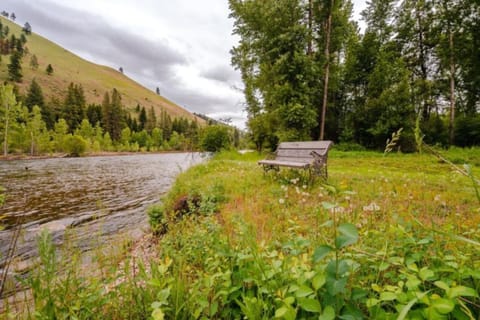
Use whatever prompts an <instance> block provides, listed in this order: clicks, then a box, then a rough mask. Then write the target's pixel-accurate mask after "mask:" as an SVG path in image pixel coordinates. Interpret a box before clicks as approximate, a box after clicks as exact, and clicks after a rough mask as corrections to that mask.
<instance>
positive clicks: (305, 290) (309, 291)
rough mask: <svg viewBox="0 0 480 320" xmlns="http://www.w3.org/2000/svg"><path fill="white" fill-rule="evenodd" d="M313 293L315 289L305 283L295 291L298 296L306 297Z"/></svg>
mask: <svg viewBox="0 0 480 320" xmlns="http://www.w3.org/2000/svg"><path fill="white" fill-rule="evenodd" d="M311 294H313V290H312V289H311V288H310V287H307V286H305V285H302V286H301V287H300V288H299V289H298V290H297V291H296V292H295V296H296V297H297V298H303V297H306V296H309V295H311Z"/></svg>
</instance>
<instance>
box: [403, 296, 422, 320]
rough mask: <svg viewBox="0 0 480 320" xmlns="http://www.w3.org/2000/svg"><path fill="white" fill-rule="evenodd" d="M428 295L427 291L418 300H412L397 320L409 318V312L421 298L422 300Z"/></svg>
mask: <svg viewBox="0 0 480 320" xmlns="http://www.w3.org/2000/svg"><path fill="white" fill-rule="evenodd" d="M427 293H428V291H427V292H423V293H421V294H420V295H419V297H418V298H413V299H412V300H410V302H408V304H407V305H406V306H405V307H403V309H402V311H400V313H399V314H398V318H397V320H404V319H406V317H407V315H408V312H409V311H410V309H411V308H412V307H413V305H414V304H415V303H417V302H418V299H419V298H420V299H421V298H423V296H425V295H426V294H427Z"/></svg>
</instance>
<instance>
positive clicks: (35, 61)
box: [30, 54, 38, 70]
mask: <svg viewBox="0 0 480 320" xmlns="http://www.w3.org/2000/svg"><path fill="white" fill-rule="evenodd" d="M30 68H32V70H37V69H38V59H37V56H36V55H35V54H33V55H32V57H31V58H30Z"/></svg>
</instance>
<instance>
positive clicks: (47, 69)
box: [45, 63, 53, 76]
mask: <svg viewBox="0 0 480 320" xmlns="http://www.w3.org/2000/svg"><path fill="white" fill-rule="evenodd" d="M45 72H46V73H47V74H48V75H49V76H50V75H52V74H53V67H52V65H51V64H50V63H49V64H48V66H47V68H46V69H45Z"/></svg>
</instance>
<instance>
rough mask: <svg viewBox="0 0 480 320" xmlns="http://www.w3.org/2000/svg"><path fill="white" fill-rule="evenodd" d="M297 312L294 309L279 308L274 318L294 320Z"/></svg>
mask: <svg viewBox="0 0 480 320" xmlns="http://www.w3.org/2000/svg"><path fill="white" fill-rule="evenodd" d="M296 316H297V312H296V311H295V309H293V308H291V307H287V306H283V307H280V308H279V309H277V310H276V311H275V318H280V319H281V318H283V319H285V320H295V318H296Z"/></svg>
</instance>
